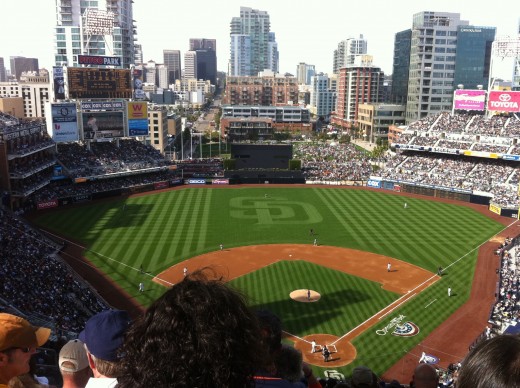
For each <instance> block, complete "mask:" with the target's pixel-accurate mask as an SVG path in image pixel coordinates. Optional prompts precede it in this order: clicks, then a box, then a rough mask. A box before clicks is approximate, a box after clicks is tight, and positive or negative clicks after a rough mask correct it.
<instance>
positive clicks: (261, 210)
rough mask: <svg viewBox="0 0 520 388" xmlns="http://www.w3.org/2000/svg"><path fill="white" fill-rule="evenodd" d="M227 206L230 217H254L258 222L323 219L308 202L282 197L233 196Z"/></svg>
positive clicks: (294, 222)
mask: <svg viewBox="0 0 520 388" xmlns="http://www.w3.org/2000/svg"><path fill="white" fill-rule="evenodd" d="M229 206H230V208H231V214H230V215H231V217H233V218H242V219H243V218H250V219H256V220H257V223H258V224H271V225H272V224H313V223H317V222H321V221H322V220H323V218H322V216H321V214H320V213H319V212H318V210H317V209H316V208H315V207H314V206H313V205H311V204H310V203H305V202H299V201H291V200H289V199H287V198H284V197H269V198H267V199H266V198H259V197H235V198H233V199H231V201H230V203H229Z"/></svg>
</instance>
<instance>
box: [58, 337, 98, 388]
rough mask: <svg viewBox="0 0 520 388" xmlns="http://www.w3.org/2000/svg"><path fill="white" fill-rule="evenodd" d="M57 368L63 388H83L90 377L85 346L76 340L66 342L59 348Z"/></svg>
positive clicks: (90, 372)
mask: <svg viewBox="0 0 520 388" xmlns="http://www.w3.org/2000/svg"><path fill="white" fill-rule="evenodd" d="M58 366H59V368H60V372H61V376H62V378H63V388H84V387H85V386H86V385H87V383H88V380H89V379H90V377H91V376H92V371H91V369H90V368H89V363H88V357H87V352H86V350H85V344H84V343H83V342H81V341H80V340H78V339H75V340H72V341H69V342H67V343H66V344H65V345H64V346H63V347H62V348H61V350H60V355H59V360H58Z"/></svg>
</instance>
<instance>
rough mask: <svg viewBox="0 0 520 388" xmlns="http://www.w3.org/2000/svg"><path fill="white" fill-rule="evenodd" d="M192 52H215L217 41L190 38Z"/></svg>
mask: <svg viewBox="0 0 520 388" xmlns="http://www.w3.org/2000/svg"><path fill="white" fill-rule="evenodd" d="M194 50H213V51H217V40H216V39H205V38H190V51H194Z"/></svg>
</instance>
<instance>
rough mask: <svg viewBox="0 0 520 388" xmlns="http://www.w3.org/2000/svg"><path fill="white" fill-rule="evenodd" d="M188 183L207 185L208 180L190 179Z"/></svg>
mask: <svg viewBox="0 0 520 388" xmlns="http://www.w3.org/2000/svg"><path fill="white" fill-rule="evenodd" d="M186 183H187V184H189V185H205V184H206V180H205V179H188V180H187V181H186Z"/></svg>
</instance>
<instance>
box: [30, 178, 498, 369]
mask: <svg viewBox="0 0 520 388" xmlns="http://www.w3.org/2000/svg"><path fill="white" fill-rule="evenodd" d="M405 202H406V203H407V207H406V208H405V206H404V204H405ZM34 221H35V223H36V224H38V225H40V226H42V227H44V228H45V229H47V230H50V231H52V232H53V233H55V234H57V235H60V236H64V238H65V239H67V240H69V241H70V243H71V244H73V243H74V244H79V245H80V246H81V248H82V249H84V251H83V255H84V256H85V257H86V258H87V259H88V260H89V261H90V263H92V264H93V265H95V266H96V267H97V268H98V269H99V270H100V271H102V272H103V273H104V274H106V275H107V276H108V277H110V278H111V279H112V280H113V281H114V282H116V283H117V284H118V285H119V287H120V288H121V289H122V290H123V291H125V292H126V295H127V297H128V298H132V299H135V300H136V301H138V302H139V303H140V304H141V305H144V306H146V305H148V304H150V303H151V302H152V301H153V300H155V299H156V298H157V297H158V296H160V295H161V293H162V292H163V291H164V289H165V288H164V284H168V283H171V282H176V281H178V280H180V279H182V276H183V275H182V272H183V268H184V267H187V268H188V269H189V271H192V270H194V269H196V268H198V267H199V266H202V265H207V264H214V267H215V268H216V269H217V270H218V271H219V272H220V273H221V274H222V275H223V276H224V277H225V278H226V279H228V280H229V281H230V283H231V284H232V285H233V286H234V287H236V288H238V289H240V290H242V291H243V292H244V293H245V294H247V295H248V296H249V298H250V304H251V305H252V306H253V307H254V308H268V309H270V310H272V311H274V312H276V313H277V314H278V315H280V317H282V320H283V322H284V329H285V331H286V332H287V333H288V340H291V341H296V343H297V346H298V347H300V348H301V349H302V351H303V352H304V353H305V359H306V361H308V362H311V363H312V364H314V365H316V366H317V367H325V366H324V365H323V364H321V360H320V357H319V355H314V354H310V355H309V354H307V353H309V352H308V350H310V345H309V347H308V348H307V344H308V343H310V340H311V339H312V338H319V339H322V341H326V342H327V344H335V345H337V353H336V356H335V355H334V354H333V356H332V359H333V360H332V362H330V363H329V364H328V365H327V368H326V369H329V370H330V369H335V370H337V371H339V372H340V373H344V374H349V372H350V371H351V369H352V368H353V367H354V366H356V365H360V364H364V365H368V366H370V367H371V368H372V369H373V370H374V371H375V372H376V373H378V374H381V373H383V372H384V371H386V370H387V369H388V368H389V367H390V366H392V365H394V364H395V362H396V361H397V360H399V359H400V358H401V357H402V356H403V354H404V353H406V352H407V351H408V350H410V349H412V348H413V347H414V346H415V345H417V344H418V343H420V342H421V341H422V340H423V339H424V338H425V337H426V336H427V335H428V334H429V333H430V332H431V331H432V330H434V329H435V328H436V327H437V326H439V325H440V324H441V323H442V322H443V321H445V320H446V319H447V318H448V317H449V316H450V315H451V314H452V313H454V312H455V311H456V310H457V309H458V308H459V307H460V306H462V305H463V304H464V303H465V301H466V300H467V299H468V297H469V294H470V290H471V284H472V279H473V273H474V268H475V263H476V258H477V253H478V248H479V247H480V246H481V245H482V244H483V243H485V242H486V241H488V240H489V239H490V238H492V237H493V236H494V235H496V234H497V233H498V232H500V231H502V230H503V229H504V227H503V225H502V224H500V223H498V222H496V221H494V220H492V219H490V218H488V217H486V216H484V215H482V214H480V213H479V212H477V211H474V210H472V209H470V208H468V207H464V206H458V205H456V204H451V203H439V202H435V201H429V200H427V198H424V199H420V198H407V197H402V196H397V195H390V194H386V193H383V192H375V191H369V190H354V189H348V188H347V189H346V188H333V187H292V188H287V187H276V186H265V187H263V186H261V187H260V186H259V187H254V188H250V187H226V188H206V187H198V188H183V189H177V190H171V191H164V192H159V193H149V194H146V195H139V196H134V197H130V198H124V199H123V198H119V199H117V200H111V201H102V202H97V203H88V204H83V205H79V206H75V207H66V208H61V209H57V210H52V211H49V212H43V213H41V214H38V215H37V216H36V218H35V220H34ZM314 244H316V245H314ZM221 245H222V248H221ZM198 259H199V261H197V260H198ZM389 263H390V264H391V269H390V271H388V264H389ZM438 267H442V268H443V269H444V271H443V275H442V276H437V275H436V273H437V269H438ZM139 283H144V292H139V289H138V288H139V287H138V285H139ZM448 287H450V288H451V289H452V296H451V297H448V295H447V289H448ZM297 290H299V291H302V292H307V290H312V298H311V299H310V300H305V299H306V298H303V299H302V300H295V299H293V298H291V297H290V294H291V293H292V292H294V291H297ZM486 308H488V307H486ZM344 339H347V340H348V345H347V344H346V342H345V341H343V340H344ZM347 348H348V349H349V351H348V352H347V351H346V349H347Z"/></svg>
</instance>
